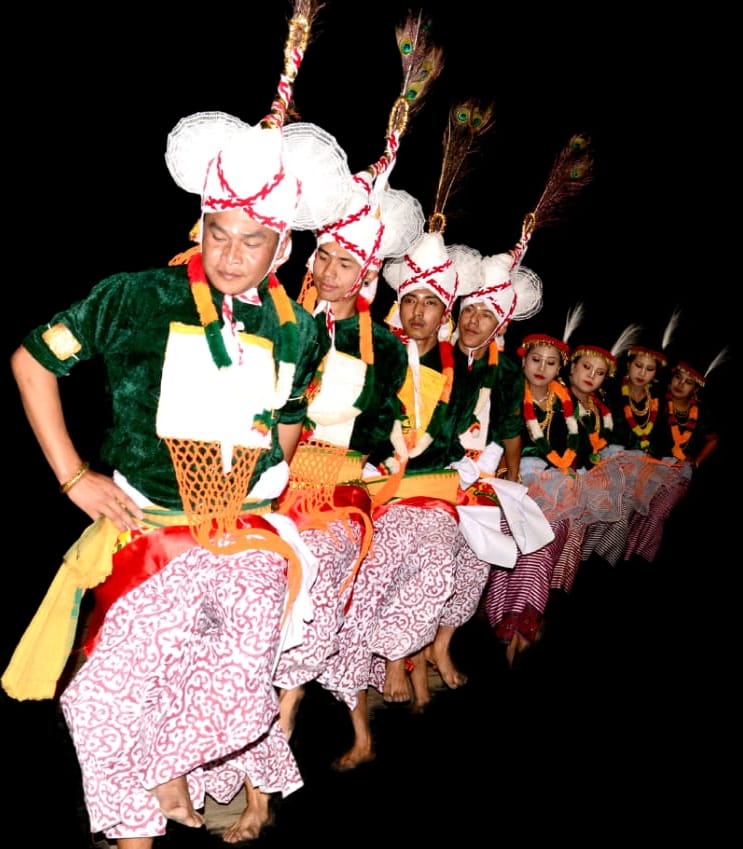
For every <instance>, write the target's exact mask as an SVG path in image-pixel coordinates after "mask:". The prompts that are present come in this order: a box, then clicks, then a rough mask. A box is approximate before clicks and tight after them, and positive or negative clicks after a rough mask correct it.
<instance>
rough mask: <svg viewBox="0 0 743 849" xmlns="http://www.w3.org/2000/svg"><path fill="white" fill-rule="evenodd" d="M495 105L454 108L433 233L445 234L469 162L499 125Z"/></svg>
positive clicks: (431, 223)
mask: <svg viewBox="0 0 743 849" xmlns="http://www.w3.org/2000/svg"><path fill="white" fill-rule="evenodd" d="M494 114H495V112H494V107H493V104H492V103H490V102H488V103H483V102H481V101H479V100H477V99H476V98H469V99H467V100H465V101H462V102H461V103H458V104H456V106H454V107H452V109H451V110H450V112H449V120H448V122H447V126H446V130H445V131H444V143H443V144H444V154H443V158H442V163H441V174H440V176H439V182H438V186H437V188H436V198H435V201H434V211H433V214H432V216H431V218H430V221H429V230H430V231H431V232H433V233H436V232H438V233H443V232H444V228H445V226H446V218H445V217H444V209H445V207H446V205H447V204H448V203H449V201H450V199H451V197H452V194H453V193H454V190H455V187H457V186H458V185H459V184H460V181H461V178H462V177H463V176H464V174H465V173H466V172H467V167H466V166H467V160H468V158H470V157H471V156H472V154H473V153H475V152H476V151H477V150H478V149H479V146H480V141H481V139H482V137H483V136H484V135H485V133H487V132H488V131H489V130H490V129H492V127H493V126H494V125H495V121H494Z"/></svg>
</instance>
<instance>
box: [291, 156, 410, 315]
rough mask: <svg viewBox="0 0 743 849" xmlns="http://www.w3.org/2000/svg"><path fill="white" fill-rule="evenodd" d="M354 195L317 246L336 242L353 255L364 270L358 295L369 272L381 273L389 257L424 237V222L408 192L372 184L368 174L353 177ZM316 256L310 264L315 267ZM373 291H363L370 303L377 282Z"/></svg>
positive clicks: (318, 233) (323, 231) (317, 233)
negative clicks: (383, 264) (422, 235)
mask: <svg viewBox="0 0 743 849" xmlns="http://www.w3.org/2000/svg"><path fill="white" fill-rule="evenodd" d="M351 186H352V188H351V192H350V198H349V202H348V205H347V206H346V208H345V210H344V211H343V214H342V215H341V216H340V217H338V218H337V219H335V220H333V221H330V222H329V223H328V224H326V225H325V226H324V227H321V228H319V229H318V230H316V231H315V236H316V240H317V245H318V246H320V245H323V244H327V243H328V242H336V243H337V244H338V245H339V246H340V247H341V248H343V250H346V251H348V252H349V253H350V254H352V255H353V256H354V257H355V258H356V259H357V260H358V262H359V265H360V266H361V267H360V269H359V277H358V281H357V285H356V286H355V287H354V288H353V290H352V291H351V292H350V293H349V295H352V294H355V293H356V292H357V291H358V290H359V288H360V287H361V283H362V281H363V279H364V276H365V275H366V273H367V271H370V270H371V271H379V269H380V268H381V266H382V262H383V261H384V260H385V259H386V258H387V257H399V256H402V255H403V254H404V253H405V251H406V250H407V249H408V248H409V247H410V246H411V245H412V244H413V242H415V240H416V239H417V238H419V236H420V235H421V234H422V233H423V226H424V223H425V218H424V215H423V209H422V207H421V205H420V203H419V201H418V200H417V199H416V198H414V197H413V196H412V195H411V194H408V192H404V191H401V190H399V189H392V188H390V186H389V184H388V183H387V182H386V180H384V181H383V180H377V183H376V185H374V184H373V183H372V177H371V175H370V173H369V172H368V171H361V172H360V173H358V174H354V176H353V177H352V179H351ZM314 260H315V252H313V253H312V255H311V256H310V258H309V259H308V261H307V265H308V267H310V268H311V267H312V264H313V263H314ZM372 290H373V291H369V290H368V287H367V290H365V291H364V295H365V296H366V297H367V300H369V301H370V302H371V301H372V300H373V299H374V295H375V294H376V281H374V283H373V284H372Z"/></svg>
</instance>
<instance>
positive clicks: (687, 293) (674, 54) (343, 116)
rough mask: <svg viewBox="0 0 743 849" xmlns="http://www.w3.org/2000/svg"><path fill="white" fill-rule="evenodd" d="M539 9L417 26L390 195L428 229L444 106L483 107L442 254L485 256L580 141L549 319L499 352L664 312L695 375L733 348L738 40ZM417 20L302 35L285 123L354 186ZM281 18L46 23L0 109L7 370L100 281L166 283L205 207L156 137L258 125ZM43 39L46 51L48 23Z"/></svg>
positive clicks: (277, 57) (438, 12)
mask: <svg viewBox="0 0 743 849" xmlns="http://www.w3.org/2000/svg"><path fill="white" fill-rule="evenodd" d="M482 6H485V7H486V8H485V9H482V8H480V7H482ZM512 6H513V4H512ZM553 6H554V7H557V6H558V4H550V5H549V10H548V11H546V12H545V11H544V10H541V9H537V7H535V6H533V5H519V6H518V8H516V7H515V6H514V7H513V8H509V7H503V4H483V3H481V2H477V0H458V2H440V1H439V0H433V2H430V3H428V4H426V5H425V7H424V8H425V10H426V11H427V12H428V13H429V14H430V16H431V18H432V21H433V33H434V38H435V40H437V41H438V42H439V43H440V44H441V45H442V47H443V48H444V50H445V60H444V61H445V67H444V72H443V75H442V77H441V78H440V79H439V80H438V81H437V83H436V85H435V88H434V90H433V92H432V94H431V96H430V98H429V100H428V102H427V103H426V106H425V108H424V109H423V110H422V111H421V112H420V113H419V114H418V115H417V116H416V117H415V118H414V120H413V122H411V126H410V129H409V130H408V132H407V133H406V134H405V136H404V137H403V141H402V144H401V148H400V155H399V158H398V162H397V165H396V167H395V169H394V171H393V173H392V179H391V182H392V184H393V185H394V186H395V187H397V188H403V189H406V190H408V191H410V192H412V193H413V194H415V195H416V196H417V197H418V198H419V199H420V201H421V203H422V204H423V208H424V211H425V212H426V213H427V214H428V213H429V212H430V211H431V207H432V203H433V196H434V190H435V186H436V181H437V179H438V173H439V167H440V162H441V140H442V135H443V131H444V127H445V123H446V118H447V113H448V109H449V106H450V105H451V104H452V103H453V102H455V101H456V100H459V99H461V98H466V97H470V96H479V97H483V98H486V99H488V100H491V101H492V102H493V104H494V107H495V116H496V117H495V127H494V129H493V130H492V132H491V133H490V134H489V135H488V136H487V137H486V139H484V140H483V143H482V146H481V149H480V154H479V156H478V157H473V158H472V159H471V163H470V173H469V174H468V175H466V176H465V178H464V179H463V180H462V181H460V184H459V189H458V192H457V194H456V195H455V196H454V197H453V198H452V200H451V202H450V204H449V206H448V208H447V212H448V226H447V230H446V234H445V237H446V239H447V242H451V243H463V244H467V245H470V246H471V247H474V248H477V249H478V250H480V251H481V252H482V253H483V254H491V253H497V252H500V251H503V250H506V249H508V248H510V247H511V246H512V245H513V244H514V242H515V241H516V239H517V238H518V235H519V232H520V225H521V220H522V217H523V215H524V214H525V213H526V212H527V211H529V210H530V209H531V208H532V207H533V206H534V204H535V202H536V200H537V198H538V197H539V194H540V192H541V190H542V187H543V185H544V182H545V180H546V177H547V174H548V171H549V167H550V165H551V163H552V161H553V159H554V157H555V156H556V155H557V153H558V151H559V150H560V149H561V148H562V147H563V146H564V145H565V144H566V143H567V141H568V139H569V138H570V136H571V135H572V134H573V133H575V132H587V133H588V134H590V135H591V137H592V138H593V142H594V149H595V159H596V168H595V178H594V182H593V184H592V185H591V186H590V187H589V188H588V190H587V191H586V192H585V193H584V195H583V196H581V197H580V198H579V199H578V201H577V202H576V204H575V205H574V208H573V209H572V210H571V211H570V212H569V213H568V214H567V215H566V218H565V220H564V221H563V222H562V223H560V224H558V225H555V226H554V227H551V228H549V229H544V230H540V231H538V232H537V234H536V235H535V236H534V238H533V239H532V242H531V244H530V247H529V251H528V253H527V257H526V259H525V265H527V266H528V267H530V268H532V269H533V270H534V271H536V272H537V273H538V274H539V275H540V276H541V277H542V280H543V282H544V286H545V299H544V311H543V313H542V314H541V315H540V316H538V317H537V318H536V319H534V320H532V322H530V323H529V327H525V325H521V326H519V325H515V326H514V328H512V332H511V337H514V339H513V344H515V342H516V340H515V337H516V336H519V335H521V334H522V331H524V332H526V330H528V329H531V326H532V324H533V323H534V322H537V323H540V324H541V325H542V326H543V325H545V324H549V325H550V328H551V329H553V330H554V331H559V332H561V331H562V324H563V322H564V316H565V313H566V311H567V309H568V308H569V307H571V306H572V305H573V304H574V303H575V302H576V301H577V300H583V301H584V302H585V303H586V305H587V307H588V310H589V312H588V315H587V321H588V322H589V323H590V324H591V325H593V324H595V325H596V326H597V327H600V328H601V333H602V334H603V335H609V336H611V338H616V335H618V333H619V331H620V330H621V329H622V328H623V327H624V326H625V324H627V323H628V322H629V321H639V322H641V323H643V324H645V325H647V326H648V327H649V328H652V329H653V330H654V331H655V330H656V329H657V333H658V334H660V332H661V330H662V327H663V326H664V325H665V321H666V320H667V318H668V316H669V315H670V312H671V311H672V309H673V307H674V306H676V305H677V304H678V305H680V306H681V307H682V308H683V309H684V323H683V325H682V331H681V332H682V334H685V335H686V336H688V338H689V341H690V342H691V343H693V346H694V348H695V349H696V348H699V349H700V351H701V353H700V358H701V359H702V360H703V361H705V362H709V360H711V357H712V356H713V355H714V353H716V352H717V350H719V348H720V347H722V345H723V344H725V342H727V341H729V339H730V338H731V336H732V328H733V320H732V311H731V310H730V309H729V308H725V307H724V305H723V302H722V290H723V288H724V287H725V286H726V281H725V277H727V275H726V274H724V273H723V272H722V270H721V267H724V266H725V265H728V264H729V263H726V262H725V261H724V259H723V258H722V256H723V255H724V253H725V252H726V243H725V240H726V236H728V235H729V233H728V228H729V224H728V222H727V220H726V218H725V216H724V215H723V214H722V212H721V210H722V209H723V208H724V205H723V204H722V203H721V201H720V198H721V197H724V196H725V195H726V194H732V190H731V186H730V183H731V179H730V176H729V175H730V174H731V173H732V167H731V163H732V150H731V148H732V141H731V139H732V133H731V132H730V131H729V127H727V126H726V125H725V122H726V121H727V122H730V124H732V120H733V117H732V116H730V117H727V116H728V112H729V111H730V110H726V109H725V108H723V106H724V104H725V99H726V91H725V85H726V84H728V85H729V83H728V81H729V80H730V79H731V73H730V69H729V67H726V65H731V63H732V60H731V58H730V56H731V55H733V54H730V53H729V52H727V51H726V49H725V45H724V34H725V33H726V31H729V30H730V27H731V22H730V21H729V20H727V21H726V20H725V19H724V18H723V19H721V18H720V17H718V16H716V15H715V14H714V8H713V7H710V6H707V7H705V9H706V12H707V16H706V17H705V19H704V20H702V19H700V15H699V13H698V12H696V13H695V17H691V14H690V15H689V17H688V18H686V19H685V18H684V17H683V15H684V13H683V12H681V11H680V9H679V7H678V6H674V7H673V18H672V19H671V18H668V19H666V18H665V17H663V16H662V15H660V14H657V15H656V20H655V21H651V20H649V19H648V17H647V11H646V8H647V7H646V6H643V5H636V6H635V5H633V4H622V5H621V6H615V7H606V8H605V9H603V11H602V14H601V16H600V18H599V17H598V16H597V17H595V18H591V17H590V16H589V8H588V7H585V6H583V7H565V6H564V4H559V8H553ZM409 7H410V4H408V3H405V2H399V0H382V2H376V3H369V4H367V5H366V8H365V6H364V4H361V3H356V2H350V0H349V1H348V2H347V0H328V2H327V3H326V4H325V6H324V8H322V9H321V10H320V12H319V14H318V16H317V18H316V22H315V26H314V29H313V39H312V41H311V43H310V45H309V48H308V50H307V53H306V57H305V61H304V64H303V66H302V68H301V70H300V73H299V77H298V79H297V83H296V88H295V100H296V106H297V108H298V110H299V112H300V113H301V115H302V118H303V119H304V120H308V121H314V122H316V123H318V124H320V125H321V126H323V127H325V128H326V129H328V130H329V131H330V132H332V133H334V134H335V135H336V137H337V138H338V140H339V141H340V143H341V144H342V145H343V146H344V148H345V149H346V150H347V152H348V156H349V163H350V166H351V168H352V169H353V170H360V169H361V168H363V167H365V166H366V165H367V164H369V162H371V161H373V160H375V159H376V158H377V157H378V156H379V155H380V153H381V151H382V147H383V140H384V132H385V128H386V125H387V117H388V114H389V110H390V108H391V105H392V103H393V101H394V99H395V97H396V96H397V94H398V92H399V88H400V82H401V68H400V61H399V58H398V54H397V46H396V41H395V32H394V26H395V24H396V23H397V22H398V21H399V20H401V19H402V16H403V15H404V12H405V10H407V9H408V8H409ZM290 8H291V7H290V4H289V3H288V2H284V0H271V2H267V3H263V4H259V3H257V2H251V3H248V4H243V5H242V7H241V11H239V12H232V13H231V14H226V12H225V9H224V8H223V9H220V10H219V12H218V16H217V20H216V21H215V22H211V21H210V19H209V16H208V14H207V13H206V12H202V13H201V14H200V15H199V16H197V17H193V16H192V17H191V18H188V19H186V18H181V19H177V20H173V19H166V20H163V21H162V22H160V23H156V22H154V21H153V20H152V19H151V18H150V17H148V16H143V15H140V14H138V13H137V11H136V7H132V6H130V5H126V6H123V7H120V10H119V11H113V12H110V13H109V14H110V17H108V18H107V19H106V21H105V26H104V23H103V21H101V22H100V27H99V29H98V31H97V32H95V31H91V30H90V29H89V28H87V29H86V28H84V27H83V26H82V19H81V20H80V22H79V24H80V28H79V29H76V23H77V22H76V21H75V18H74V15H75V13H74V12H73V13H70V11H69V10H68V9H65V10H64V12H63V13H60V14H63V15H64V17H63V18H60V22H59V23H60V26H64V30H65V33H66V37H65V38H64V39H59V40H55V41H54V42H53V43H52V44H50V45H47V47H46V48H45V52H44V69H45V71H44V73H45V77H46V78H47V79H48V81H49V83H50V86H49V88H48V89H47V93H46V97H45V100H44V101H43V102H39V101H38V97H39V90H40V88H39V86H38V83H36V82H35V81H34V82H32V79H31V78H29V79H28V81H25V78H24V77H20V82H17V83H16V85H15V86H13V87H11V89H10V91H9V92H8V95H7V97H8V98H9V100H10V103H11V105H12V104H14V103H15V102H17V103H18V105H19V108H20V106H21V105H22V106H23V110H24V112H23V114H24V115H25V116H26V117H25V118H24V123H23V125H22V127H20V126H19V127H18V128H17V129H18V130H22V132H19V133H18V136H19V137H20V138H21V139H22V141H23V147H22V148H21V149H20V150H19V151H14V153H13V157H12V159H11V168H10V171H11V174H10V178H11V179H10V182H11V186H12V189H11V191H12V192H13V194H14V196H15V197H16V199H17V202H16V203H14V204H13V205H12V207H11V210H12V211H13V212H14V213H17V212H21V213H22V214H23V219H22V222H21V228H20V230H21V232H20V239H21V251H22V253H21V254H20V255H19V254H15V256H14V261H15V262H20V268H21V269H23V268H24V267H25V269H26V272H28V270H29V267H30V268H31V270H32V276H33V277H34V278H36V281H35V285H34V287H33V289H34V292H35V295H38V297H34V298H33V299H31V302H29V299H28V292H27V291H26V290H25V289H24V290H22V291H20V292H19V293H18V296H19V300H20V303H19V304H18V308H17V309H15V310H14V311H13V316H14V319H13V321H12V323H10V324H6V335H5V338H6V340H8V345H9V348H8V350H12V349H13V347H15V345H16V344H17V342H18V341H19V339H20V337H21V334H22V333H23V332H25V330H26V329H28V328H29V327H31V326H33V324H35V323H38V322H39V321H42V320H45V319H46V318H47V317H48V316H49V315H50V313H51V310H52V308H54V307H58V306H63V305H66V304H67V303H68V302H69V301H70V300H72V299H75V298H77V297H80V296H82V295H84V294H85V293H86V292H87V291H88V290H89V289H90V287H91V286H92V284H93V283H94V282H96V281H97V280H98V279H99V278H100V277H102V276H105V275H106V274H109V273H113V272H116V271H121V270H127V269H138V268H143V267H148V266H151V265H160V264H162V263H164V262H166V261H167V260H168V259H169V258H170V257H171V256H172V255H173V254H174V253H176V252H178V251H179V250H181V249H183V248H184V247H186V246H187V244H188V242H187V234H188V230H189V228H190V226H191V224H192V223H193V222H194V221H195V219H196V217H197V215H198V199H197V197H196V196H195V195H189V194H187V193H185V192H183V190H181V189H180V188H178V187H177V186H176V185H175V183H174V182H173V181H172V179H171V177H170V175H169V173H168V171H167V169H166V167H165V161H164V151H165V144H166V138H167V134H168V132H169V131H170V130H171V129H172V128H173V126H174V125H175V124H176V123H177V121H178V120H179V119H180V118H181V117H183V116H185V115H188V114H190V113H192V112H197V111H207V110H223V111H226V112H230V113H232V114H235V115H238V116H239V117H240V118H242V119H243V120H245V121H247V122H249V123H256V122H257V121H259V120H260V119H261V118H262V117H263V115H264V114H265V113H266V112H267V111H268V108H269V106H270V102H271V99H272V97H273V94H274V90H275V86H276V83H277V80H278V75H279V73H280V70H281V65H282V61H283V43H284V38H285V36H286V31H287V27H286V22H287V18H288V13H289V11H290ZM414 8H415V6H414ZM51 14H52V16H53V15H54V14H55V13H54V12H52V13H51ZM47 23H48V25H49V29H50V31H53V30H54V27H55V22H54V20H49V21H48V22H47ZM106 33H108V34H109V35H110V37H106ZM702 57H704V58H702ZM16 79H18V77H16ZM30 103H33V104H34V106H30V105H29V104H30ZM18 136H17V137H18ZM40 211H46V214H45V224H44V226H43V235H42V236H39V234H38V231H37V223H36V222H37V221H38V215H39V212H40ZM14 220H16V221H18V220H19V219H18V218H14ZM308 236H309V234H296V237H295V248H294V256H293V258H292V261H291V263H290V265H289V266H287V267H285V270H284V273H283V275H282V279H283V280H284V283H285V285H286V286H287V288H288V289H289V290H290V291H291V292H296V291H298V287H299V283H300V280H301V275H302V273H303V270H304V268H303V263H304V260H305V258H306V256H307V255H308V254H309V252H310V250H311V247H312V243H311V240H310V239H309V238H308ZM26 241H27V245H26V244H24V243H25V242H26ZM29 258H31V259H30V260H29ZM21 273H23V272H22V271H21ZM24 276H25V275H24ZM384 289H385V287H380V293H381V294H380V299H383V297H384V294H385V291H384ZM558 325H559V326H558ZM509 342H511V338H510V337H509Z"/></svg>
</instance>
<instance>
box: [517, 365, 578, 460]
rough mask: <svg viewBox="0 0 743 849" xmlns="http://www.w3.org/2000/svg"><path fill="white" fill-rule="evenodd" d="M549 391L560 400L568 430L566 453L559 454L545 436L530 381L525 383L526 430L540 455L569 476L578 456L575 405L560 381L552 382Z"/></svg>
mask: <svg viewBox="0 0 743 849" xmlns="http://www.w3.org/2000/svg"><path fill="white" fill-rule="evenodd" d="M548 389H549V391H550V393H554V395H556V396H557V398H558V399H559V401H560V409H561V412H562V415H563V417H564V418H565V424H566V425H567V428H568V439H567V448H566V450H565V452H564V453H563V454H558V453H557V451H555V449H554V448H552V446H551V445H550V444H549V442H548V441H547V437H546V436H545V435H544V431H543V430H542V426H541V425H540V423H539V420H538V418H537V411H536V409H535V408H534V396H533V395H532V391H531V386H530V384H529V381H528V380H527V381H525V382H524V419H525V420H526V429H527V430H528V431H529V436H530V437H531V439H532V442H533V443H534V444H535V445H536V446H537V448H538V449H539V452H540V454H541V455H542V456H543V457H544V458H545V459H546V460H548V461H549V462H550V463H552V465H553V466H555V467H557V468H558V469H560V471H561V472H563V474H568V471H569V469H570V468H571V467H572V465H573V463H574V462H575V458H576V456H577V454H578V422H577V421H576V419H575V405H574V404H573V399H572V398H571V397H570V393H569V392H568V389H567V387H566V386H565V385H564V384H563V383H561V382H560V381H559V380H552V381H550V383H549V386H548Z"/></svg>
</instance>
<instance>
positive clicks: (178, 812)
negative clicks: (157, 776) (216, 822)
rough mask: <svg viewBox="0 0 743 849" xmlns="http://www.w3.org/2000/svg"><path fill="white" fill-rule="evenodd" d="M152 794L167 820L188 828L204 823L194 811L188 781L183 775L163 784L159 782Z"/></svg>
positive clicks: (197, 826) (198, 826)
mask: <svg viewBox="0 0 743 849" xmlns="http://www.w3.org/2000/svg"><path fill="white" fill-rule="evenodd" d="M152 795H153V796H154V797H155V798H156V799H157V801H158V803H159V805H160V810H161V811H162V812H163V814H164V815H165V816H166V817H167V818H168V819H169V820H174V821H175V822H178V823H180V824H181V825H187V826H189V827H190V828H201V826H202V825H204V817H202V816H201V814H199V813H197V812H196V810H195V809H194V806H193V802H192V801H191V797H190V796H189V795H188V782H187V781H186V776H185V775H181V776H179V777H178V778H173V779H171V780H170V781H166V782H165V784H159V785H158V786H157V787H155V788H154V790H153V791H152Z"/></svg>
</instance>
